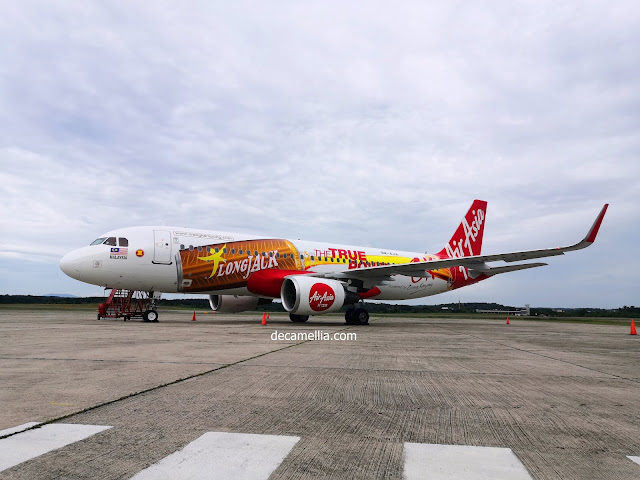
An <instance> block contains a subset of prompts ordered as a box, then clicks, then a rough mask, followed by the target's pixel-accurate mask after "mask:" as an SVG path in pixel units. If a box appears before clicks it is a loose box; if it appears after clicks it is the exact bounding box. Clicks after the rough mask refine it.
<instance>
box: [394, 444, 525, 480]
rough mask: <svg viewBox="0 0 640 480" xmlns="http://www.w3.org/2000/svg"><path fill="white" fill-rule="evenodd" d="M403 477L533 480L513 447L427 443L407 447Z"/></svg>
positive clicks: (415, 478) (411, 478) (416, 479)
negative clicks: (513, 450)
mask: <svg viewBox="0 0 640 480" xmlns="http://www.w3.org/2000/svg"><path fill="white" fill-rule="evenodd" d="M404 478H405V479H407V480H418V479H426V478H429V479H433V480H441V479H451V478H464V479H465V480H501V479H505V480H506V479H509V480H531V476H530V475H529V473H528V472H527V470H526V468H524V465H522V463H521V462H520V460H518V457H516V456H515V455H514V453H513V452H512V451H511V449H510V448H497V447H473V446H467V445H434V444H427V443H405V444H404Z"/></svg>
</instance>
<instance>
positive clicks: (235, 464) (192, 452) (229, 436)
mask: <svg viewBox="0 0 640 480" xmlns="http://www.w3.org/2000/svg"><path fill="white" fill-rule="evenodd" d="M298 440H300V438H299V437H289V436H281V435H256V434H251V433H226V432H208V433H205V434H204V435H202V436H201V437H200V438H198V439H196V440H194V441H193V442H191V443H190V444H188V445H187V446H186V447H184V448H183V449H182V450H178V451H177V452H175V453H172V454H171V455H169V456H167V457H165V458H163V459H162V460H160V461H159V462H157V463H154V464H153V465H151V466H150V467H149V468H147V469H145V470H142V471H141V472H140V473H138V474H137V475H135V476H134V477H133V479H135V480H154V479H165V478H171V479H173V480H181V479H193V480H196V479H233V480H243V479H262V478H263V479H267V478H269V475H271V473H273V471H274V470H275V469H276V468H278V465H280V464H281V463H282V461H283V460H284V458H285V457H286V456H287V455H288V454H289V452H290V451H291V449H292V448H293V447H294V446H295V444H296V443H297V442H298ZM133 479H132V480H133Z"/></svg>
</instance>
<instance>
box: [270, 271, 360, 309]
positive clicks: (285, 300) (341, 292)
mask: <svg viewBox="0 0 640 480" xmlns="http://www.w3.org/2000/svg"><path fill="white" fill-rule="evenodd" d="M280 297H281V299H282V306H283V307H284V309H285V310H286V311H287V312H289V313H293V314H296V315H318V314H322V313H329V312H335V311H338V310H340V308H342V306H343V305H344V304H345V303H346V304H349V303H356V302H358V301H359V300H360V297H359V296H358V295H357V294H355V293H353V292H349V291H347V290H345V288H344V286H343V285H342V283H340V282H338V281H336V280H326V279H323V278H316V277H312V276H307V275H292V276H289V277H286V278H285V279H284V282H283V283H282V288H281V290H280Z"/></svg>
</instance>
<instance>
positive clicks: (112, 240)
mask: <svg viewBox="0 0 640 480" xmlns="http://www.w3.org/2000/svg"><path fill="white" fill-rule="evenodd" d="M104 244H105V245H110V246H112V247H115V246H116V237H109V238H107V239H106V240H105V241H104Z"/></svg>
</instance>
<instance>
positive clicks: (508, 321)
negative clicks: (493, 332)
mask: <svg viewBox="0 0 640 480" xmlns="http://www.w3.org/2000/svg"><path fill="white" fill-rule="evenodd" d="M507 325H509V317H507Z"/></svg>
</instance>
